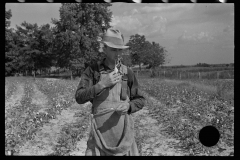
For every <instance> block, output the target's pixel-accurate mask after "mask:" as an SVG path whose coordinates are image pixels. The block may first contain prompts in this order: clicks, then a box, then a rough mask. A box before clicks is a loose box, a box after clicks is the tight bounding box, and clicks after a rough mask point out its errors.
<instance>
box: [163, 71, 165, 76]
mask: <svg viewBox="0 0 240 160" xmlns="http://www.w3.org/2000/svg"><path fill="white" fill-rule="evenodd" d="M163 73H164V78H165V70H164V71H163Z"/></svg>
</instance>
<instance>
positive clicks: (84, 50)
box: [52, 3, 112, 70]
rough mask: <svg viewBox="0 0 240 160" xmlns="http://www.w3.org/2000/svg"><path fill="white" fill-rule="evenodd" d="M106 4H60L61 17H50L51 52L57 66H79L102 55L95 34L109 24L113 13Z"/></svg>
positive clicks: (76, 67)
mask: <svg viewBox="0 0 240 160" xmlns="http://www.w3.org/2000/svg"><path fill="white" fill-rule="evenodd" d="M109 6H111V4H109V3H63V4H62V6H61V8H60V10H59V11H60V20H56V19H52V22H53V24H55V26H56V27H55V28H54V35H55V36H56V37H55V40H54V52H55V54H56V55H57V65H58V66H59V67H63V66H65V67H68V68H69V69H73V70H74V69H82V68H84V67H85V65H89V64H90V62H92V61H94V60H99V57H101V54H102V53H100V52H99V51H98V50H99V43H98V42H97V36H98V35H99V33H101V32H103V31H104V30H106V29H108V28H109V27H110V25H109V22H110V21H111V16H112V13H111V12H110V11H109V10H108V7H109Z"/></svg>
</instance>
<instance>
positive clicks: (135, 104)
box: [128, 69, 145, 113]
mask: <svg viewBox="0 0 240 160" xmlns="http://www.w3.org/2000/svg"><path fill="white" fill-rule="evenodd" d="M129 72H130V75H131V77H132V78H131V79H130V85H129V88H130V102H129V104H130V108H129V110H128V113H135V112H137V111H139V110H141V109H142V108H143V107H144V105H145V98H144V97H143V95H142V94H141V92H140V91H139V85H138V81H137V78H136V76H135V75H134V73H133V72H132V70H130V69H129V70H128V73H129Z"/></svg>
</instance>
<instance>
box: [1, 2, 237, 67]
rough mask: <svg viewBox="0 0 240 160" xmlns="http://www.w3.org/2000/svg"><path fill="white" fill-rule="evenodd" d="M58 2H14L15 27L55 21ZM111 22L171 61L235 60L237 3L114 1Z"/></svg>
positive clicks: (176, 63)
mask: <svg viewBox="0 0 240 160" xmlns="http://www.w3.org/2000/svg"><path fill="white" fill-rule="evenodd" d="M60 6H61V4H58V3H41V4H36V3H35V4H34V3H29V4H27V3H15V4H14V3H12V4H6V10H8V9H11V10H12V17H11V19H10V21H11V27H12V28H15V26H16V25H20V24H21V23H22V22H23V21H26V22H28V23H37V24H38V26H40V25H42V24H46V23H49V24H51V18H56V19H59V7H60ZM109 9H110V11H112V13H113V17H112V22H111V25H112V26H114V27H115V28H117V29H119V30H120V31H121V32H122V33H123V35H124V42H125V43H127V42H128V40H129V38H130V36H131V35H135V34H140V35H144V36H145V38H146V40H148V41H150V42H153V41H154V42H156V43H159V44H160V45H161V46H162V47H165V49H166V50H167V51H168V53H167V54H168V59H170V62H169V63H168V64H167V65H194V64H197V63H208V64H219V63H233V62H234V4H227V3H216V4H210V3H206V4H203V3H202V4H200V3H199V4H198V3H171V4H170V3H169V4H168V3H155V4H152V3H151V4H150V3H149V4H148V3H145V4H143V3H142V4H141V3H132V4H129V3H128V4H126V3H113V4H112V6H111V7H110V8H109Z"/></svg>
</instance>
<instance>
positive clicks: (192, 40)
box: [178, 31, 214, 44]
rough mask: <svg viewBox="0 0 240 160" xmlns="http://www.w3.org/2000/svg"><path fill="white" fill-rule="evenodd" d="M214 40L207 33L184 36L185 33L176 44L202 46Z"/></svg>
mask: <svg viewBox="0 0 240 160" xmlns="http://www.w3.org/2000/svg"><path fill="white" fill-rule="evenodd" d="M213 40H214V38H213V36H211V35H209V33H208V32H200V33H194V34H191V35H186V31H185V32H184V33H183V35H181V36H180V37H179V38H178V44H202V43H212V42H213Z"/></svg>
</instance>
